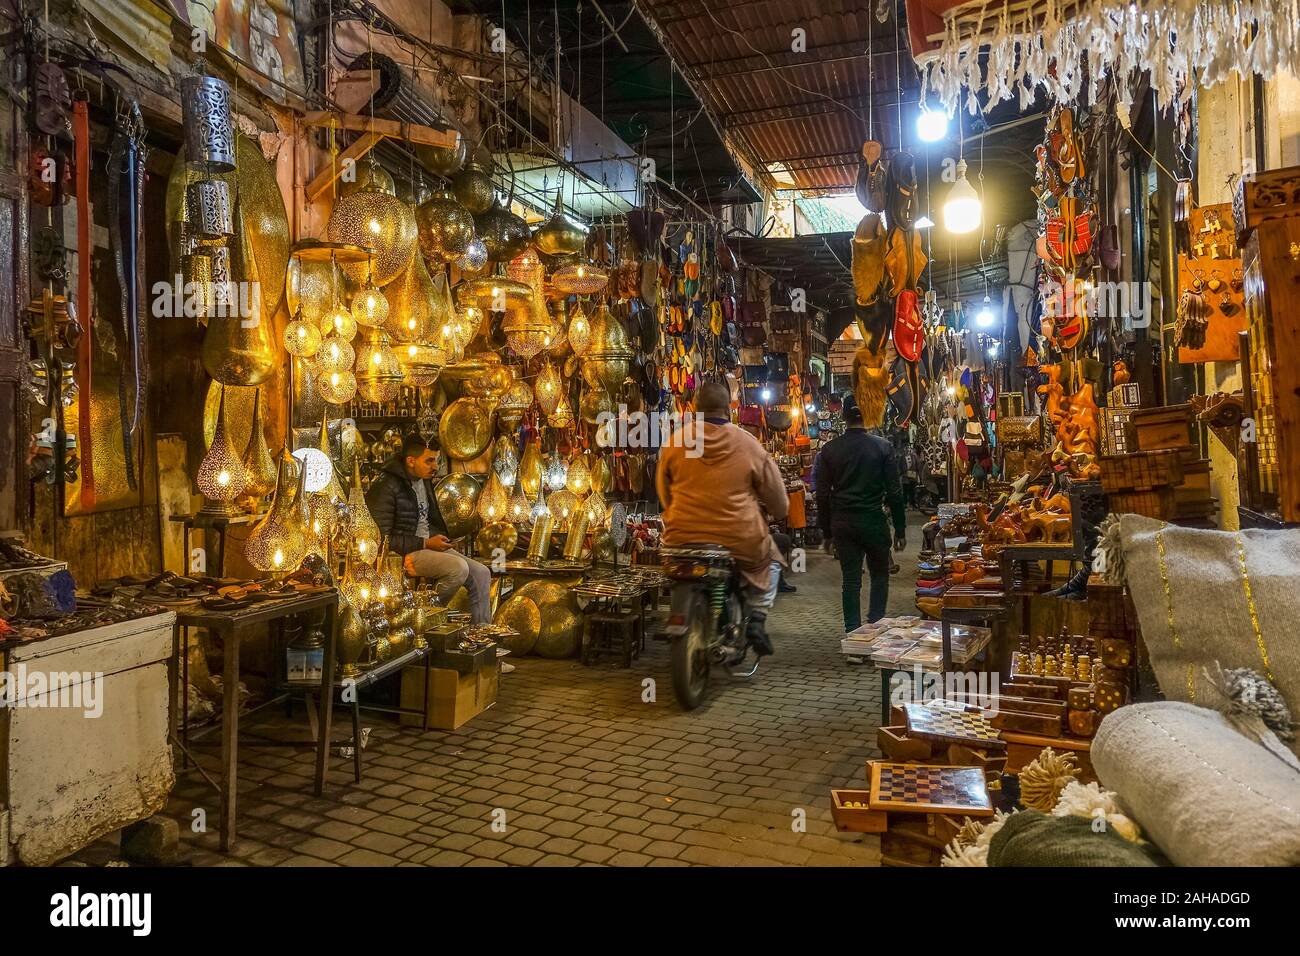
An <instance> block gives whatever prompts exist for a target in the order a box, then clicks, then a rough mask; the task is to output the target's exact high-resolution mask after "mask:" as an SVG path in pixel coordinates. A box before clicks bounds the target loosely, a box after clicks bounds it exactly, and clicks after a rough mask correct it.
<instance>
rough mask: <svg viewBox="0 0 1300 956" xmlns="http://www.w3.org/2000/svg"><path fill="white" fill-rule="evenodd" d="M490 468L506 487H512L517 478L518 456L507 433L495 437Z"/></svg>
mask: <svg viewBox="0 0 1300 956" xmlns="http://www.w3.org/2000/svg"><path fill="white" fill-rule="evenodd" d="M492 470H493V471H495V472H496V475H497V477H498V478H500V479H501V484H503V485H505V486H506V487H507V488H513V487H514V486H515V483H516V482H517V481H518V479H519V456H518V455H516V454H515V445H514V442H513V441H511V440H510V437H509V436H507V435H502V436H501V437H500V438H498V439H497V445H496V449H495V450H494V451H493V453H492Z"/></svg>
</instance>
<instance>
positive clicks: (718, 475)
mask: <svg viewBox="0 0 1300 956" xmlns="http://www.w3.org/2000/svg"><path fill="white" fill-rule="evenodd" d="M730 406H731V392H730V390H728V388H727V386H726V385H723V384H721V383H719V382H706V383H705V384H704V385H702V386H700V388H699V390H698V391H696V393H695V408H696V415H695V417H694V418H688V419H687V420H686V421H685V423H684V424H683V425H682V427H681V429H680V430H679V431H678V432H676V433H674V435H673V436H672V438H671V439H670V440H669V442H668V443H667V445H666V446H665V447H664V448H662V449H660V452H659V469H658V472H657V473H656V475H655V485H656V488H657V490H658V492H659V502H660V504H661V506H662V508H663V521H664V536H663V543H664V545H666V546H667V547H670V548H671V547H681V546H683V545H687V544H705V543H707V544H720V545H723V546H724V547H726V548H727V549H728V550H729V551H730V552H731V555H732V557H733V558H734V559H735V561H736V564H737V565H738V566H739V567H740V569H741V571H742V572H743V574H744V578H745V584H746V591H747V594H746V603H747V605H748V607H749V611H750V617H749V629H748V633H747V636H748V638H749V641H750V643H751V645H752V646H753V647H754V650H755V652H756V653H758V654H759V655H760V656H762V655H764V654H771V653H772V644H771V642H770V641H769V640H768V638H767V611H768V609H769V608H771V606H772V602H773V600H774V599H775V597H776V589H777V582H778V581H779V579H780V571H781V552H780V551H779V550H778V549H777V546H776V544H775V543H774V542H773V541H772V535H771V533H770V532H769V530H768V518H769V517H770V518H771V519H773V520H777V521H780V520H781V519H783V518H784V517H785V515H786V511H787V509H788V508H789V505H790V502H789V498H788V497H787V496H786V491H785V483H784V481H782V479H781V470H780V469H779V468H778V467H777V465H776V462H775V461H773V460H772V456H771V455H769V454H768V453H767V452H766V451H765V450H764V448H763V446H762V445H760V444H759V443H758V440H757V439H756V438H754V436H753V435H751V434H749V433H748V432H746V431H743V430H742V429H740V428H737V427H736V426H735V425H733V424H731V412H730ZM764 510H766V512H767V517H765V516H764V514H763V512H764Z"/></svg>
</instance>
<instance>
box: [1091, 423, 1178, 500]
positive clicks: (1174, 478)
mask: <svg viewBox="0 0 1300 956" xmlns="http://www.w3.org/2000/svg"><path fill="white" fill-rule="evenodd" d="M1139 443H1140V440H1139ZM1182 480H1183V460H1182V456H1181V455H1179V453H1178V452H1177V450H1175V449H1170V448H1162V449H1159V450H1155V451H1139V452H1134V453H1132V454H1128V455H1119V456H1116V457H1108V456H1103V457H1102V459H1101V488H1102V490H1103V491H1105V492H1106V493H1107V494H1111V493H1113V492H1117V491H1121V492H1123V491H1150V490H1151V489H1153V488H1164V487H1167V486H1169V485H1177V484H1179V483H1181V482H1182ZM1111 510H1112V511H1114V510H1116V509H1114V508H1112V509H1111Z"/></svg>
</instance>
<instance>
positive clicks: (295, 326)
mask: <svg viewBox="0 0 1300 956" xmlns="http://www.w3.org/2000/svg"><path fill="white" fill-rule="evenodd" d="M320 343H321V334H320V329H318V328H317V327H316V326H314V325H312V324H311V323H310V322H308V321H306V320H305V319H304V318H303V317H302V306H298V311H297V312H296V313H294V317H293V321H292V322H290V323H289V324H288V325H286V326H285V327H284V350H285V351H286V352H288V353H289V354H290V355H298V356H301V357H303V358H309V357H311V356H313V355H315V354H316V350H317V349H319V348H320Z"/></svg>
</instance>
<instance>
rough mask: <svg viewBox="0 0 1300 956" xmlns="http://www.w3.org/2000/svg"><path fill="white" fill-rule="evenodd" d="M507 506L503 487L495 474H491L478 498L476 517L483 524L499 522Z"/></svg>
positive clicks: (504, 514) (507, 502)
mask: <svg viewBox="0 0 1300 956" xmlns="http://www.w3.org/2000/svg"><path fill="white" fill-rule="evenodd" d="M508 505H509V501H508V499H507V498H506V489H505V486H504V485H502V484H501V479H500V478H498V477H497V474H496V472H492V473H491V474H490V475H488V480H487V483H486V484H485V485H484V486H483V491H482V492H481V493H480V494H479V496H478V516H479V517H480V518H482V519H483V523H484V524H491V523H492V522H494V521H501V520H502V519H504V518H505V516H506V513H507V510H506V509H507V507H508Z"/></svg>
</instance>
